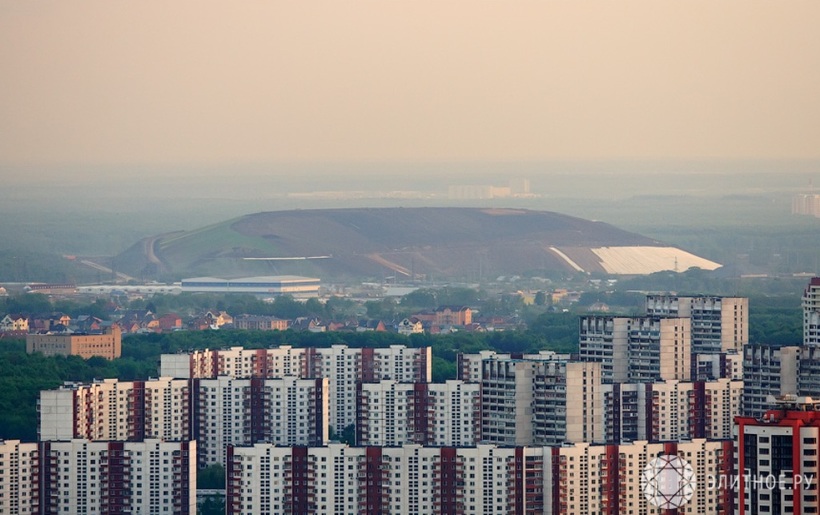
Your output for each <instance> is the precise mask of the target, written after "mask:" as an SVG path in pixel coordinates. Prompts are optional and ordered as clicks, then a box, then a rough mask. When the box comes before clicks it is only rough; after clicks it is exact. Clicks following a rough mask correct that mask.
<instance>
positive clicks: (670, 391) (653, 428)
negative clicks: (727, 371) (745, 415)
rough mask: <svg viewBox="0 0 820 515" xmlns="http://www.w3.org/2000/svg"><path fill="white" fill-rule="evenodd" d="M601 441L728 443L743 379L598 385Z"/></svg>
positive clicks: (740, 400) (739, 402) (739, 401)
mask: <svg viewBox="0 0 820 515" xmlns="http://www.w3.org/2000/svg"><path fill="white" fill-rule="evenodd" d="M603 391H604V428H605V431H606V437H605V441H606V442H609V443H617V442H631V441H637V440H647V441H649V442H666V441H676V440H691V439H695V438H708V439H717V440H719V439H731V438H732V437H733V433H732V427H733V421H734V417H735V416H737V414H738V413H740V408H741V404H742V397H743V381H737V380H731V379H718V380H715V381H696V382H688V381H659V382H654V383H611V384H604V385H603Z"/></svg>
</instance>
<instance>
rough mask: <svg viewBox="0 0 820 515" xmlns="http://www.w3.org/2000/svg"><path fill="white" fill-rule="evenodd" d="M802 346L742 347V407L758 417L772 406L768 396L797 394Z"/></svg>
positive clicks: (747, 412) (744, 411)
mask: <svg viewBox="0 0 820 515" xmlns="http://www.w3.org/2000/svg"><path fill="white" fill-rule="evenodd" d="M803 350H804V348H803V347H792V346H790V347H779V348H778V347H773V346H771V345H758V344H754V345H747V346H746V347H745V348H744V349H743V410H742V413H743V415H744V416H746V417H761V416H763V414H764V413H766V411H768V410H769V409H770V408H771V403H770V400H769V397H772V396H774V397H778V396H782V395H797V394H798V393H799V391H800V388H799V379H800V366H801V363H800V362H801V354H802V353H803Z"/></svg>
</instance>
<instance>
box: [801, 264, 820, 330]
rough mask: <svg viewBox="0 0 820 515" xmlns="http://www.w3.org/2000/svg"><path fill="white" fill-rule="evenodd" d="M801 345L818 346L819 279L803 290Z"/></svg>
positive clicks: (816, 278) (812, 280)
mask: <svg viewBox="0 0 820 515" xmlns="http://www.w3.org/2000/svg"><path fill="white" fill-rule="evenodd" d="M803 345H806V346H820V277H812V278H811V280H810V281H809V284H808V285H807V286H806V289H805V290H803Z"/></svg>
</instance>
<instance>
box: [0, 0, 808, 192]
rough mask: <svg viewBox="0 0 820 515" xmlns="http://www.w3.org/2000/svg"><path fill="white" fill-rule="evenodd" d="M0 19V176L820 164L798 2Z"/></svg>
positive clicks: (176, 9)
mask: <svg viewBox="0 0 820 515" xmlns="http://www.w3.org/2000/svg"><path fill="white" fill-rule="evenodd" d="M0 13H1V14H2V15H0V66H2V68H3V70H4V71H5V73H4V77H5V79H6V80H4V81H2V83H0V135H1V136H2V137H0V177H3V178H4V179H13V178H15V177H19V176H20V170H27V171H29V170H34V172H30V173H34V174H37V173H41V172H42V173H45V172H46V171H47V170H48V169H49V168H51V167H58V166H62V165H75V166H80V167H83V166H97V167H111V170H112V172H111V173H114V174H122V175H126V174H128V173H133V171H134V170H133V169H128V168H127V167H126V168H124V169H120V168H117V167H118V166H122V165H156V166H182V165H185V166H192V167H194V168H195V167H197V166H229V165H235V164H265V163H282V162H295V163H309V162H315V163H326V162H342V163H345V162H351V163H374V162H399V163H401V162H405V163H407V162H458V161H465V162H518V161H524V162H539V161H554V160H569V161H573V160H592V161H594V160H610V159H612V160H631V159H636V160H647V159H649V160H652V159H659V160H675V159H706V160H715V159H717V160H722V159H749V160H755V159H767V160H812V159H818V158H820V145H818V142H820V124H818V123H817V120H818V119H820V97H818V95H816V91H818V90H820V67H818V66H817V63H818V62H820V45H817V44H816V28H815V20H817V19H818V18H820V4H817V3H816V2H812V1H795V2H789V4H788V6H787V8H784V6H783V5H782V4H777V3H772V2H765V1H758V0H751V1H743V2H741V1H734V0H732V1H727V2H720V3H713V2H707V1H701V0H695V1H692V2H686V3H657V2H652V1H648V0H638V1H635V2H629V3H626V4H624V3H610V2H603V1H598V0H593V1H591V2H533V1H529V0H522V1H518V2H514V3H500V2H478V3H476V2H463V1H453V0H441V1H435V2H434V1H431V0H416V1H412V2H376V1H365V0H350V1H347V2H341V3H338V2H327V1H320V2H310V3H303V2H296V3H293V2H273V3H253V4H224V3H219V2H213V1H206V2H193V1H181V2H173V3H170V4H169V3H160V2H141V3H139V4H111V3H106V2H99V1H91V2H83V3H81V4H73V3H72V4H65V3H61V2H53V1H47V2H37V3H29V2H14V1H9V0H3V1H0ZM28 173H29V172H27V174H28ZM385 173H394V174H396V175H399V174H400V173H402V172H399V171H396V170H392V171H391V170H387V171H385ZM195 175H196V172H191V176H195ZM520 175H521V176H524V175H523V174H520ZM70 176H71V177H75V178H84V177H93V176H94V172H93V171H85V172H83V171H82V170H76V169H75V170H74V171H72V172H70Z"/></svg>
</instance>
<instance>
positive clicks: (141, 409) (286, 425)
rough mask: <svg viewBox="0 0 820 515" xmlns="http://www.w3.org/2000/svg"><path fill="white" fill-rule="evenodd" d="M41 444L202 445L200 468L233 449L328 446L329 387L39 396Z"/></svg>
mask: <svg viewBox="0 0 820 515" xmlns="http://www.w3.org/2000/svg"><path fill="white" fill-rule="evenodd" d="M39 410H40V427H39V432H40V439H41V440H70V439H76V438H84V439H89V440H93V441H125V440H129V441H134V440H136V441H139V440H143V439H147V438H157V439H163V440H169V441H173V440H198V441H199V452H198V458H199V464H200V465H202V466H204V465H210V464H214V463H224V460H225V448H226V446H227V445H228V444H235V445H250V444H253V443H256V442H270V443H274V444H278V445H322V444H324V443H327V441H328V438H329V430H328V381H327V379H299V378H297V377H283V378H279V379H266V378H248V379H234V378H231V377H227V376H221V377H217V378H214V379H171V378H159V379H151V380H149V381H118V380H116V379H105V380H102V381H97V382H94V383H91V384H86V385H82V384H71V385H65V386H63V387H61V388H59V389H57V390H44V391H42V392H40V405H39Z"/></svg>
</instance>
